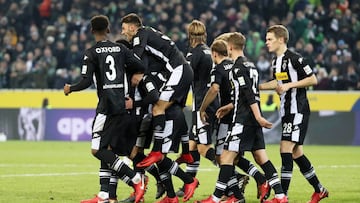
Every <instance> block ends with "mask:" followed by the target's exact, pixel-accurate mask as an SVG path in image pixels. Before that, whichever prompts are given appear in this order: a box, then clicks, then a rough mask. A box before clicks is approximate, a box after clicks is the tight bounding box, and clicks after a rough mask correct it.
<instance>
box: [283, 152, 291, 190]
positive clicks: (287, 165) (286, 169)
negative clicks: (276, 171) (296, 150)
mask: <svg viewBox="0 0 360 203" xmlns="http://www.w3.org/2000/svg"><path fill="white" fill-rule="evenodd" d="M281 162H282V167H281V186H282V188H283V190H284V193H285V194H287V192H288V190H289V185H290V181H291V177H292V173H293V158H292V154H291V153H281Z"/></svg>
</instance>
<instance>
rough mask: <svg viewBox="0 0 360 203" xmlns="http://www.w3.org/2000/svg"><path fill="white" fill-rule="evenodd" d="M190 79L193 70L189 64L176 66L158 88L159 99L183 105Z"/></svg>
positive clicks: (191, 78)
mask: <svg viewBox="0 0 360 203" xmlns="http://www.w3.org/2000/svg"><path fill="white" fill-rule="evenodd" d="M192 80H193V72H192V69H191V67H190V65H189V64H184V65H181V66H178V67H176V68H175V69H174V71H173V72H172V73H171V75H170V77H169V79H168V80H167V81H166V82H165V85H164V86H163V87H162V88H161V89H160V100H163V101H168V102H169V101H174V102H176V103H178V104H179V105H180V106H182V107H184V106H185V104H186V98H187V95H188V93H189V90H190V86H191V83H192Z"/></svg>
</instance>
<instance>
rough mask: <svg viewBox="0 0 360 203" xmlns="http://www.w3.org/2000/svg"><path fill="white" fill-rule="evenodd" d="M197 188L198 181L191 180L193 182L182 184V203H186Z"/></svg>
mask: <svg viewBox="0 0 360 203" xmlns="http://www.w3.org/2000/svg"><path fill="white" fill-rule="evenodd" d="M198 186H199V181H198V179H196V178H193V182H191V183H189V184H184V197H183V202H186V201H188V200H189V199H190V198H191V197H192V196H193V195H194V193H195V189H196V188H197V187H198Z"/></svg>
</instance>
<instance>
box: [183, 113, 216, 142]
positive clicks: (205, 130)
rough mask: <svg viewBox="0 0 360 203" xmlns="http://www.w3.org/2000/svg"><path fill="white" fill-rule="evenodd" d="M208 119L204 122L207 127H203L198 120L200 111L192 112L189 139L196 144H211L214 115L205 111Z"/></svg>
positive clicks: (214, 123)
mask: <svg viewBox="0 0 360 203" xmlns="http://www.w3.org/2000/svg"><path fill="white" fill-rule="evenodd" d="M206 113H207V115H208V116H209V118H208V119H207V120H206V122H207V123H209V125H204V124H203V123H202V121H201V119H200V111H193V112H192V128H191V131H190V133H189V139H190V140H194V141H195V142H196V143H198V144H204V145H208V144H211V143H212V135H213V132H214V129H215V126H216V124H217V119H216V117H215V113H214V112H212V111H208V110H207V111H206Z"/></svg>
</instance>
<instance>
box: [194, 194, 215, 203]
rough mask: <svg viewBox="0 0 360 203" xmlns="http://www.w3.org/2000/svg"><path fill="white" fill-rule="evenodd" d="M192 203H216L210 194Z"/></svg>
mask: <svg viewBox="0 0 360 203" xmlns="http://www.w3.org/2000/svg"><path fill="white" fill-rule="evenodd" d="M194 203H216V202H215V201H214V200H213V199H212V195H210V196H209V197H208V198H206V199H203V200H196V201H195V202H194Z"/></svg>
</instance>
